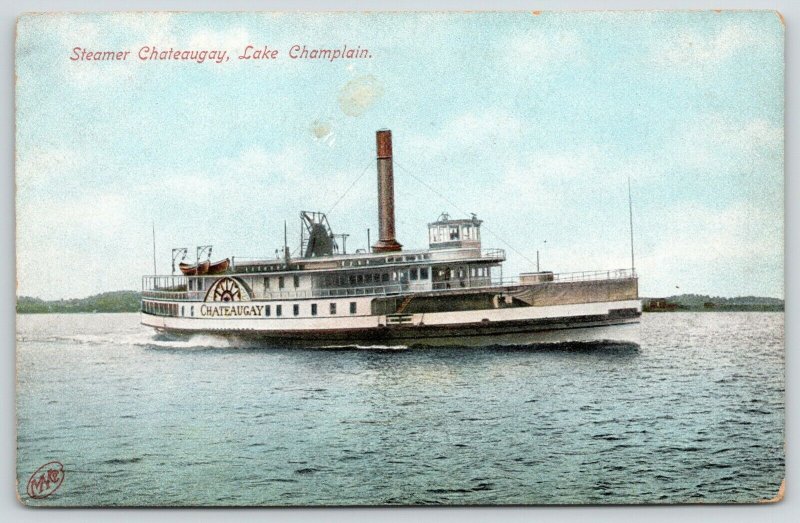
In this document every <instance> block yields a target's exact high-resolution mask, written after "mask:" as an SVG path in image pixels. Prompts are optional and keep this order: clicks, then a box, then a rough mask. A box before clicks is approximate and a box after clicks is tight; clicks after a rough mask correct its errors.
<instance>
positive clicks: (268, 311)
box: [264, 305, 272, 316]
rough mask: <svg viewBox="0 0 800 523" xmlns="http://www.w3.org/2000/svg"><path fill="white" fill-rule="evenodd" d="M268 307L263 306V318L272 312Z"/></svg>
mask: <svg viewBox="0 0 800 523" xmlns="http://www.w3.org/2000/svg"><path fill="white" fill-rule="evenodd" d="M269 308H270V306H269V305H264V316H269V315H270V313H271V312H272V311H270V310H269Z"/></svg>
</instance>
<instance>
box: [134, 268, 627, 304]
mask: <svg viewBox="0 0 800 523" xmlns="http://www.w3.org/2000/svg"><path fill="white" fill-rule="evenodd" d="M635 277H636V271H634V270H632V269H613V270H606V271H578V272H562V273H554V274H553V275H552V280H549V282H555V283H563V282H580V281H599V280H622V279H630V278H635ZM518 285H523V284H522V283H520V278H519V277H515V278H502V279H501V278H494V279H489V278H473V279H471V280H469V281H468V280H464V281H461V280H457V279H456V280H450V281H439V282H434V283H432V284H431V287H430V288H426V287H425V285H424V284H419V283H390V284H387V285H369V286H363V287H340V288H329V289H301V290H291V291H272V292H268V293H267V294H266V295H265V296H264V297H263V299H265V300H292V299H308V298H339V297H349V296H390V295H397V294H402V293H406V292H447V291H454V290H463V289H489V290H490V289H496V288H504V287H514V286H518ZM204 295H205V291H186V290H179V289H178V288H175V287H161V288H153V289H146V290H144V291H142V297H144V298H151V299H157V300H170V301H197V300H202V299H203V296H204Z"/></svg>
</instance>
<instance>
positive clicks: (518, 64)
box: [501, 31, 586, 72]
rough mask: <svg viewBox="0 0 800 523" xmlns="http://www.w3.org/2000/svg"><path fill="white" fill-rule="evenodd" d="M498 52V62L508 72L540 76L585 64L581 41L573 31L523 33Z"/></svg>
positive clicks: (583, 47)
mask: <svg viewBox="0 0 800 523" xmlns="http://www.w3.org/2000/svg"><path fill="white" fill-rule="evenodd" d="M501 49H502V50H501V60H502V62H503V63H505V65H506V67H507V68H508V69H509V70H511V71H519V72H531V71H533V72H541V71H542V70H544V69H548V68H554V67H574V66H576V65H579V64H583V63H585V62H586V49H585V45H584V43H583V40H582V39H581V38H580V37H579V36H578V34H577V33H575V32H572V31H558V32H555V33H546V32H531V33H526V34H524V35H519V36H516V37H514V38H511V39H510V40H508V41H507V42H506V43H505V44H504V45H503V46H502V48H501Z"/></svg>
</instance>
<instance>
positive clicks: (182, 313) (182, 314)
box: [181, 305, 185, 316]
mask: <svg viewBox="0 0 800 523" xmlns="http://www.w3.org/2000/svg"><path fill="white" fill-rule="evenodd" d="M181 316H185V314H184V310H183V305H181Z"/></svg>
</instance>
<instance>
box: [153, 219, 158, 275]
mask: <svg viewBox="0 0 800 523" xmlns="http://www.w3.org/2000/svg"><path fill="white" fill-rule="evenodd" d="M156 274H158V269H156V222H153V276H155V275H156Z"/></svg>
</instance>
